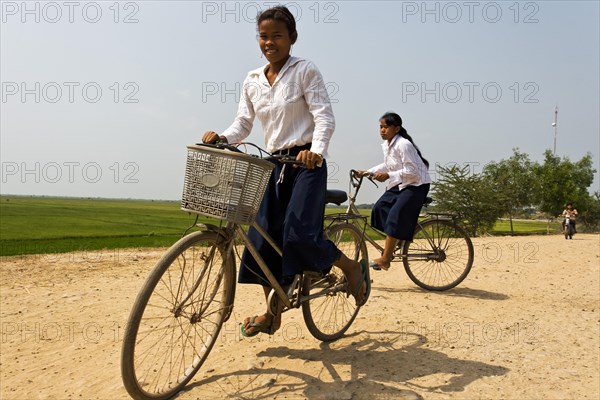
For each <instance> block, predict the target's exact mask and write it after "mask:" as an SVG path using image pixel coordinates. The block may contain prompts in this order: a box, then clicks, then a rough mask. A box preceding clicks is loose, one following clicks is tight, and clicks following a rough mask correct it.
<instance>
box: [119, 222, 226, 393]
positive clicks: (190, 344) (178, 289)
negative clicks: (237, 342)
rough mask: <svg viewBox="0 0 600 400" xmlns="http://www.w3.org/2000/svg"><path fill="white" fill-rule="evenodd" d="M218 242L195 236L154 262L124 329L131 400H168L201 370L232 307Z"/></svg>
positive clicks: (210, 234)
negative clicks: (153, 266)
mask: <svg viewBox="0 0 600 400" xmlns="http://www.w3.org/2000/svg"><path fill="white" fill-rule="evenodd" d="M222 243H223V238H222V236H221V235H218V234H217V233H214V232H195V233H192V234H190V235H188V236H185V237H183V238H182V239H180V240H179V241H178V242H177V243H175V244H174V245H173V246H172V247H171V248H170V249H169V250H168V251H167V253H165V255H164V256H163V257H162V258H161V259H160V260H159V261H158V263H157V265H156V267H155V268H154V270H153V271H152V272H151V274H150V276H149V277H148V279H147V281H146V283H145V285H144V287H143V288H142V290H141V291H140V293H139V294H138V297H137V299H136V301H135V304H134V306H133V309H132V310H131V314H130V316H129V322H128V324H127V327H126V330H125V339H124V341H123V350H122V355H121V373H122V378H123V383H124V385H125V388H126V389H127V392H129V394H130V395H131V397H133V398H134V399H138V400H142V399H144V400H145V399H167V398H170V397H172V396H173V395H175V394H176V393H177V392H179V391H180V390H181V389H183V387H184V386H185V385H186V384H187V383H188V382H189V381H190V379H192V377H193V376H194V374H195V373H196V372H197V371H198V370H199V369H200V367H201V366H202V364H203V363H204V361H205V360H206V357H207V356H208V354H209V352H210V350H211V348H212V347H213V345H214V343H215V341H216V340H217V338H218V336H219V331H220V329H221V326H222V324H223V322H224V321H225V320H226V319H227V318H228V317H229V315H230V313H231V309H232V307H233V297H234V292H235V264H234V258H233V255H232V254H231V253H229V254H226V253H225V252H226V250H225V248H224V245H223V244H222Z"/></svg>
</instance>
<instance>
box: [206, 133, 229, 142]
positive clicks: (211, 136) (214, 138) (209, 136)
mask: <svg viewBox="0 0 600 400" xmlns="http://www.w3.org/2000/svg"><path fill="white" fill-rule="evenodd" d="M218 141H221V142H223V143H227V138H226V137H225V136H222V135H221V136H219V135H218V134H217V133H216V132H213V131H206V132H205V133H204V136H202V143H215V142H218Z"/></svg>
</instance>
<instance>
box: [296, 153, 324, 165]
mask: <svg viewBox="0 0 600 400" xmlns="http://www.w3.org/2000/svg"><path fill="white" fill-rule="evenodd" d="M296 161H301V162H302V164H301V165H294V167H298V166H302V167H304V168H308V169H314V168H316V167H320V166H321V165H322V164H323V156H321V155H320V154H317V153H313V152H312V151H310V150H302V151H301V152H300V153H298V155H297V156H296Z"/></svg>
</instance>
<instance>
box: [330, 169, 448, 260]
mask: <svg viewBox="0 0 600 400" xmlns="http://www.w3.org/2000/svg"><path fill="white" fill-rule="evenodd" d="M363 179H364V176H357V174H356V171H354V170H350V189H349V191H348V207H347V208H346V213H345V214H333V215H329V216H327V219H331V220H333V221H332V223H333V222H334V221H336V220H338V221H339V220H344V221H346V222H348V223H351V224H353V225H355V226H356V227H357V228H358V229H359V230H361V231H362V233H363V240H364V241H365V242H368V243H370V244H371V245H372V246H373V247H375V249H377V251H379V252H380V253H383V250H384V248H383V246H381V245H380V244H379V243H378V242H377V241H376V240H375V239H374V238H372V237H371V236H370V235H369V234H368V233H367V228H370V229H371V230H373V231H374V232H375V233H377V234H378V235H379V236H381V239H383V238H385V237H386V234H385V233H384V232H382V231H380V230H379V229H377V228H375V227H373V226H372V225H371V224H369V223H368V222H367V217H365V216H363V215H362V214H361V213H360V211H359V210H358V208H357V207H356V198H357V196H358V192H359V191H360V188H361V186H362V182H363ZM368 179H369V180H370V181H371V182H373V180H372V179H371V178H370V177H368ZM373 184H374V185H376V186H377V184H376V183H375V182H373ZM352 188H354V192H352ZM424 206H425V207H427V203H426V204H425V205H424ZM424 216H425V219H424V220H421V221H417V227H422V225H423V224H425V223H427V222H429V221H431V220H433V219H443V220H447V221H452V223H454V224H455V223H456V221H455V219H456V218H457V217H458V216H457V215H454V214H447V213H426V214H425V215H424ZM357 219H362V220H363V223H362V225H363V226H360V224H359V223H358V222H357ZM423 233H424V235H425V237H426V239H427V241H428V242H429V243H430V245H431V246H432V248H436V247H437V246H436V244H435V243H434V240H433V238H432V237H431V236H430V235H429V234H428V233H427V232H426V231H423ZM381 239H379V240H381ZM404 243H405V241H404V240H401V241H399V242H398V245H397V246H396V249H395V251H394V255H393V258H392V262H395V261H399V259H402V258H407V257H408V255H407V254H402V253H400V254H398V250H400V249H402V248H403V247H404ZM410 257H411V258H415V259H425V260H435V259H436V258H437V255H432V254H431V253H426V254H414V253H413V254H411V255H410ZM396 258H398V260H396Z"/></svg>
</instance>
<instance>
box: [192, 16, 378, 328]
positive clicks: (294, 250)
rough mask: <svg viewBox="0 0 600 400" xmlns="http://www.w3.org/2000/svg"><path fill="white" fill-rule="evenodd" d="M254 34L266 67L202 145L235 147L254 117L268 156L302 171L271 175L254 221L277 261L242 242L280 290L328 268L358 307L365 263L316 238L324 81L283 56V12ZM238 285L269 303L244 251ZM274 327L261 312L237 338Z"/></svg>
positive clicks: (321, 197)
mask: <svg viewBox="0 0 600 400" xmlns="http://www.w3.org/2000/svg"><path fill="white" fill-rule="evenodd" d="M257 26H258V37H259V46H260V50H261V52H262V54H263V55H264V56H265V58H266V59H267V61H268V62H269V63H268V64H267V65H265V66H263V67H260V68H258V69H255V70H253V71H250V72H249V73H248V75H247V77H246V79H245V81H244V85H243V92H242V98H241V100H240V104H239V107H238V113H237V116H236V118H235V120H234V122H233V124H232V125H231V126H230V127H229V128H227V129H226V130H225V131H224V132H223V133H222V134H221V135H218V134H217V133H215V132H213V131H208V132H206V133H205V134H204V136H203V138H202V140H203V142H205V143H212V142H215V141H217V140H219V139H220V140H223V141H226V142H228V143H240V142H242V140H243V139H245V138H246V137H247V136H248V135H249V134H250V132H251V130H252V126H253V122H254V118H255V117H258V119H259V120H260V121H261V124H262V127H263V131H264V137H265V144H266V147H267V151H269V152H270V153H272V154H289V155H292V156H295V157H296V159H297V160H299V161H301V162H302V163H304V166H303V167H289V166H288V167H286V166H285V165H282V164H279V165H277V166H276V167H275V170H274V172H273V174H272V175H271V179H270V181H269V185H268V187H267V191H266V193H265V196H264V198H263V201H262V203H261V206H260V209H259V211H258V215H257V222H258V224H259V225H261V226H262V227H264V228H265V230H266V231H267V232H268V233H269V235H271V236H272V237H273V238H274V239H275V240H276V241H277V243H278V244H279V245H280V246H281V247H282V249H283V256H279V254H277V253H276V252H274V251H273V250H272V248H271V247H270V246H269V245H268V243H266V242H265V240H264V239H263V237H262V236H261V235H259V234H258V233H257V232H256V230H254V229H253V228H251V229H250V231H249V233H248V236H249V237H250V239H251V241H252V243H253V244H254V245H255V246H256V247H257V249H258V250H259V253H260V255H261V256H262V257H263V258H264V259H265V261H266V262H267V265H268V266H269V268H270V270H271V271H272V272H273V274H274V275H275V277H276V278H277V279H278V281H279V282H280V283H281V284H282V285H289V284H290V283H291V280H292V279H293V277H294V275H296V274H299V273H301V272H302V271H303V270H304V269H310V270H314V271H324V272H327V271H328V270H329V269H330V268H331V266H332V265H335V266H337V267H339V268H340V269H341V270H342V272H343V273H344V275H345V276H346V279H347V281H348V285H349V288H350V290H351V292H352V295H353V296H354V297H355V300H356V304H357V305H362V304H364V303H365V302H366V300H367V297H368V295H369V291H370V280H369V279H368V266H367V265H366V261H364V262H362V265H361V263H359V262H357V261H354V260H350V259H349V258H348V257H346V256H345V255H344V254H343V253H342V252H341V251H340V250H339V249H338V248H337V247H336V246H335V245H334V244H333V243H332V242H331V241H328V240H325V239H324V237H323V214H324V208H325V194H326V189H327V187H326V184H327V162H326V160H325V157H326V156H327V148H328V146H329V140H330V138H331V135H332V134H333V131H334V128H335V121H334V117H333V111H332V108H331V104H330V101H329V98H328V96H327V90H326V88H325V83H324V80H323V78H322V76H321V73H320V72H319V70H318V69H317V67H316V66H315V65H314V64H313V63H312V62H310V61H308V60H305V59H302V58H299V57H293V56H291V55H290V51H291V48H292V45H293V44H294V43H295V42H296V40H297V38H298V33H297V31H296V21H295V19H294V16H293V15H292V14H291V13H290V11H289V10H288V9H287V8H286V7H283V6H277V7H273V8H270V9H268V10H265V11H264V12H262V13H261V14H260V15H259V16H258V18H257ZM309 196H310V197H309ZM315 205H317V206H315ZM238 279H239V282H240V283H254V284H260V285H262V286H263V290H264V294H265V298H266V299H267V298H268V295H269V293H270V291H271V287H270V286H269V283H268V281H267V280H266V279H265V277H264V274H262V272H261V270H260V268H259V267H258V265H257V263H256V260H254V258H253V257H252V255H251V254H250V253H249V252H248V250H245V251H244V254H243V256H242V261H241V264H240V271H239V278H238ZM279 323H280V321H274V319H273V315H271V314H270V313H269V312H268V311H267V312H266V313H264V314H262V315H257V316H253V317H249V318H246V319H245V320H244V322H243V324H242V325H241V327H240V330H241V332H242V334H243V335H244V336H254V335H256V334H258V333H260V332H266V333H270V334H272V333H273V332H274V331H275V330H276V329H277V328H278V324H279Z"/></svg>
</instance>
